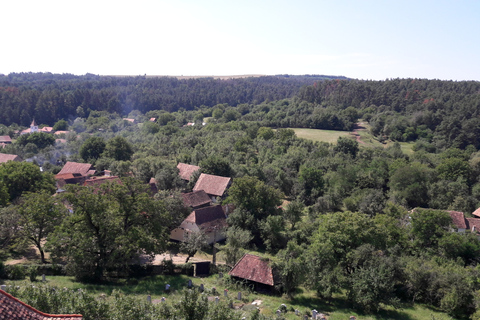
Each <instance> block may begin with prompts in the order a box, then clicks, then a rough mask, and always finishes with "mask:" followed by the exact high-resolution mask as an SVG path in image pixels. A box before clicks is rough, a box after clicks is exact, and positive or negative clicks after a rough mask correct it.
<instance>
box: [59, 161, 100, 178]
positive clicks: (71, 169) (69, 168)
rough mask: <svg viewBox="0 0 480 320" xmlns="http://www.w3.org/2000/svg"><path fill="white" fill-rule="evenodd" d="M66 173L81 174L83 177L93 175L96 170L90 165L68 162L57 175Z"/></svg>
mask: <svg viewBox="0 0 480 320" xmlns="http://www.w3.org/2000/svg"><path fill="white" fill-rule="evenodd" d="M64 173H80V174H81V175H82V176H88V175H93V174H94V173H95V170H94V169H93V168H92V165H91V164H90V163H78V162H72V161H67V163H65V165H64V166H63V168H62V170H60V172H59V173H58V174H57V175H59V174H64Z"/></svg>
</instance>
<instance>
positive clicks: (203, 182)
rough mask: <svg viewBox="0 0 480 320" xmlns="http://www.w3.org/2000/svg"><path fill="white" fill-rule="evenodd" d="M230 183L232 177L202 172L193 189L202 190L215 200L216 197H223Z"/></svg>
mask: <svg viewBox="0 0 480 320" xmlns="http://www.w3.org/2000/svg"><path fill="white" fill-rule="evenodd" d="M231 184H232V178H229V177H221V176H215V175H212V174H205V173H202V174H201V175H200V177H199V178H198V180H197V183H196V184H195V187H193V191H198V190H203V191H205V192H206V193H207V194H208V196H209V197H210V198H211V199H212V201H213V202H216V198H217V197H220V198H223V197H224V196H225V195H226V193H225V191H226V190H227V188H228V187H230V185H231Z"/></svg>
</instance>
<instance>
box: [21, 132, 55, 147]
mask: <svg viewBox="0 0 480 320" xmlns="http://www.w3.org/2000/svg"><path fill="white" fill-rule="evenodd" d="M15 143H16V144H19V145H22V146H26V145H28V144H29V143H32V144H34V145H35V146H36V147H37V148H39V149H43V148H46V147H49V146H53V145H54V144H55V138H54V137H53V135H52V134H50V133H45V132H34V133H28V134H23V135H21V136H20V137H18V139H17V140H16V141H15Z"/></svg>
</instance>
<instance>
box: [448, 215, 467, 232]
mask: <svg viewBox="0 0 480 320" xmlns="http://www.w3.org/2000/svg"><path fill="white" fill-rule="evenodd" d="M447 212H448V213H449V214H450V217H452V222H453V224H454V225H455V227H456V228H457V229H467V224H466V223H465V215H464V214H463V212H460V211H447Z"/></svg>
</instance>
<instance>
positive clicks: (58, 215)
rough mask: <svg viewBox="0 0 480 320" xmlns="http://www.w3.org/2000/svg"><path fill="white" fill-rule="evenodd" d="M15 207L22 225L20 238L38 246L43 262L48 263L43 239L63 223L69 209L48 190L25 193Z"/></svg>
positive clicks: (25, 242) (24, 241) (19, 233)
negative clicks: (58, 201)
mask: <svg viewBox="0 0 480 320" xmlns="http://www.w3.org/2000/svg"><path fill="white" fill-rule="evenodd" d="M15 208H16V212H17V215H18V218H19V221H18V223H19V226H20V228H19V231H18V233H17V237H18V239H19V240H20V241H21V243H23V244H29V245H34V246H35V247H37V249H38V251H39V252H40V258H41V260H42V263H46V260H45V250H44V247H43V241H44V240H45V239H46V238H47V237H48V236H49V234H51V233H52V232H53V231H54V229H55V227H56V226H58V225H60V224H61V223H62V220H63V218H64V216H65V212H66V210H67V209H66V208H65V206H64V205H63V204H62V203H57V200H56V199H55V198H54V197H52V195H51V194H49V193H48V192H46V191H40V192H37V193H27V194H25V195H24V196H22V197H21V198H20V200H19V203H18V204H17V205H16V207H15Z"/></svg>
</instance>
